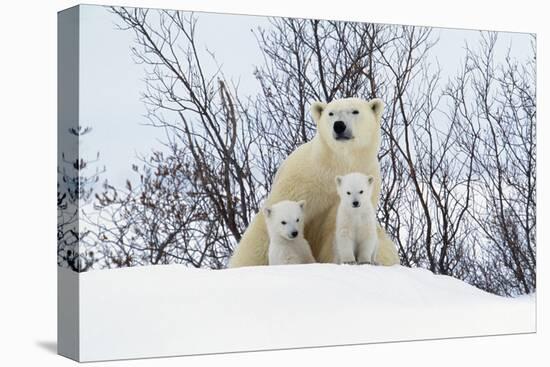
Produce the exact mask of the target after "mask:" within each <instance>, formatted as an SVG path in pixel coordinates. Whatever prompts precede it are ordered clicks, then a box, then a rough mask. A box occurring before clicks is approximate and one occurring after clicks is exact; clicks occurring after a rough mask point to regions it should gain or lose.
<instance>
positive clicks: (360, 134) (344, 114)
mask: <svg viewBox="0 0 550 367" xmlns="http://www.w3.org/2000/svg"><path fill="white" fill-rule="evenodd" d="M383 109H384V103H383V102H382V100H380V99H373V100H371V101H365V100H362V99H359V98H345V99H339V100H335V101H332V102H330V103H328V104H326V103H322V102H315V103H313V104H312V106H311V113H312V115H313V119H314V120H315V122H316V123H317V130H318V132H319V134H320V136H321V138H322V139H324V140H325V142H327V144H328V145H329V146H330V147H331V148H332V149H333V150H342V149H346V148H365V147H368V146H374V145H376V146H375V149H376V150H378V146H377V145H378V144H379V142H380V118H381V116H382V112H383Z"/></svg>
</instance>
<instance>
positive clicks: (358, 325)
mask: <svg viewBox="0 0 550 367" xmlns="http://www.w3.org/2000/svg"><path fill="white" fill-rule="evenodd" d="M79 276H80V310H79V312H80V322H79V325H80V359H81V360H82V361H91V360H105V359H119V358H140V357H153V356H173V355H185V354H202V353H217V352H230V351H248V350H262V349H263V350H265V349H279V348H296V347H308V346H328V345H341V344H357V343H371V342H387V341H400V340H411V339H432V338H442V337H461V336H475V335H495V334H508V333H526V332H534V331H535V297H534V295H531V296H524V297H520V298H516V299H510V298H502V297H498V296H495V295H492V294H488V293H485V292H483V291H481V290H479V289H476V288H474V287H472V286H470V285H468V284H465V283H464V282H461V281H459V280H456V279H454V278H450V277H446V276H435V275H433V274H432V273H430V272H429V271H426V270H422V269H409V268H405V267H400V266H394V267H381V266H370V265H363V266H349V265H342V266H339V265H329V264H313V265H292V266H270V267H250V268H240V269H229V270H199V269H190V268H185V267H183V266H178V265H170V266H151V267H136V268H127V269H116V270H103V271H91V272H87V273H83V274H81V275H79Z"/></svg>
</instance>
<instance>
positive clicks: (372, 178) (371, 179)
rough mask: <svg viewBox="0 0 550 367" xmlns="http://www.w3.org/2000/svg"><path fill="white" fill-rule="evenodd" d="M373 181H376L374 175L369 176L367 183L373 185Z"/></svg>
mask: <svg viewBox="0 0 550 367" xmlns="http://www.w3.org/2000/svg"><path fill="white" fill-rule="evenodd" d="M373 182H374V176H367V183H368V184H369V185H372V183H373Z"/></svg>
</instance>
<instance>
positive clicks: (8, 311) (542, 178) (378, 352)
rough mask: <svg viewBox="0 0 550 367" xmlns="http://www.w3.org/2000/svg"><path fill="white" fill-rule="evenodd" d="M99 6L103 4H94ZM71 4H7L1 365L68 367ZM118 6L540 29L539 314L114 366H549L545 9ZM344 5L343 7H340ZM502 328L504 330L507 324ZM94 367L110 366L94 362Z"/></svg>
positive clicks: (200, 0) (210, 0)
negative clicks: (67, 37) (62, 275)
mask: <svg viewBox="0 0 550 367" xmlns="http://www.w3.org/2000/svg"><path fill="white" fill-rule="evenodd" d="M91 3H98V4H99V2H94V1H91ZM75 4H76V2H74V1H64V0H54V1H17V2H16V1H14V0H12V1H9V2H4V3H3V4H2V8H1V9H0V172H2V173H1V175H0V246H1V248H2V251H1V252H0V254H2V260H3V261H2V262H1V264H2V265H1V266H0V271H1V272H2V277H1V278H0V279H1V283H0V284H1V287H0V292H1V293H0V350H1V352H0V365H6V366H17V365H32V364H34V365H40V366H44V365H60V366H63V365H69V364H71V362H69V361H68V360H66V359H63V358H61V357H58V356H56V355H55V353H54V352H53V350H55V338H56V319H55V315H56V312H55V310H56V288H55V285H56V252H55V248H56V245H55V240H56V230H55V228H56V226H55V223H56V207H55V205H56V203H55V195H54V192H55V189H56V146H57V143H56V136H57V133H56V24H57V23H56V16H57V15H56V12H57V11H58V10H61V9H64V8H66V7H69V6H72V5H75ZM111 4H112V5H131V6H142V7H153V6H154V7H166V8H176V9H185V10H203V11H217V12H230V13H247V14H258V15H282V16H293V17H308V18H328V19H346V20H357V21H370V22H380V23H403V24H414V25H430V26H441V27H458V28H470V29H491V30H505V31H522V32H536V33H538V65H539V68H538V101H539V107H538V121H539V123H538V142H539V152H538V154H539V155H538V163H539V172H538V181H539V185H538V188H539V192H538V195H539V196H538V198H539V202H538V208H539V213H538V215H539V217H538V223H539V226H538V227H539V228H538V231H539V236H538V244H539V249H538V276H539V287H538V302H539V304H538V306H539V307H538V315H539V322H538V328H539V332H538V334H537V335H525V336H505V337H487V338H470V339H460V340H439V341H430V342H407V343H391V344H379V345H366V346H356V347H337V348H323V349H307V350H291V351H279V352H261V353H245V354H229V355H215V356H202V357H185V358H169V359H162V360H141V361H131V362H119V363H116V364H110V365H116V366H126V365H128V366H130V365H132V366H133V365H137V366H165V365H174V366H175V365H179V366H180V365H181V364H182V363H190V364H193V365H199V366H207V365H212V364H218V365H227V366H258V365H274V366H275V365H297V364H298V363H300V364H305V363H307V364H308V365H309V364H315V365H321V366H325V365H326V366H335V365H345V364H353V365H359V364H361V365H407V366H411V365H412V366H416V365H419V366H420V365H422V366H431V365H434V366H441V365H447V366H464V365H482V364H485V365H500V366H518V365H522V366H539V365H540V366H542V365H543V360H542V358H543V356H544V355H546V356H547V351H546V350H545V349H544V346H543V340H544V338H546V339H548V337H549V335H550V332H549V331H548V328H549V323H548V321H547V320H548V318H546V319H544V315H541V311H542V310H543V308H544V307H545V302H544V301H545V300H544V298H545V293H546V292H545V291H547V290H548V282H547V281H545V280H546V279H545V277H546V276H547V272H546V269H545V266H546V263H547V259H548V256H546V254H547V253H548V252H547V251H545V248H544V246H545V244H546V243H547V242H548V239H549V238H550V236H549V233H548V226H545V221H546V220H548V205H549V202H548V195H547V194H546V193H545V190H544V189H545V188H546V187H548V170H546V171H545V170H544V169H543V163H544V162H546V161H547V160H548V148H547V146H545V145H544V144H543V142H546V141H548V138H549V133H548V131H549V129H548V127H547V125H546V124H545V121H546V120H547V119H546V118H545V117H546V115H547V110H546V108H545V107H546V106H545V105H543V104H542V103H541V101H544V100H546V99H548V98H545V96H544V92H545V86H546V85H548V77H547V76H548V73H547V72H546V69H545V67H543V65H545V64H546V65H545V66H546V67H548V65H550V64H549V61H548V60H546V59H545V57H544V56H545V51H546V50H547V49H548V47H549V44H548V40H549V39H550V27H549V26H548V23H547V17H546V16H545V14H546V13H545V12H544V5H542V4H544V2H540V1H539V2H537V1H531V0H524V1H522V2H517V1H514V2H512V1H502V0H501V1H484V2H481V1H479V0H477V1H470V0H460V1H458V0H456V1H454V2H444V1H428V0H422V1H420V0H412V1H411V0H408V1H407V0H403V1H385V2H380V5H378V4H377V3H375V2H368V1H365V0H363V1H360V2H359V1H351V0H339V1H338V2H335V4H331V3H330V2H326V3H324V4H323V3H322V2H320V1H318V0H316V1H301V2H298V1H296V0H277V1H263V2H260V1H255V0H231V1H227V0H226V1H224V0H207V1H206V0H185V1H182V0H179V1H177V0H156V1H153V0H132V1H130V0H126V1H113V2H112V3H111ZM336 4H337V5H336ZM503 322H505V321H504V320H503ZM95 365H98V366H100V365H102V364H101V363H100V364H95Z"/></svg>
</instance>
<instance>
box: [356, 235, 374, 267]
mask: <svg viewBox="0 0 550 367" xmlns="http://www.w3.org/2000/svg"><path fill="white" fill-rule="evenodd" d="M377 248H378V236H377V235H376V232H374V231H373V233H369V234H368V235H367V237H366V238H364V239H363V240H362V241H361V242H359V244H358V248H357V262H358V263H359V264H373V265H378V264H377V263H376V252H377Z"/></svg>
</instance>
